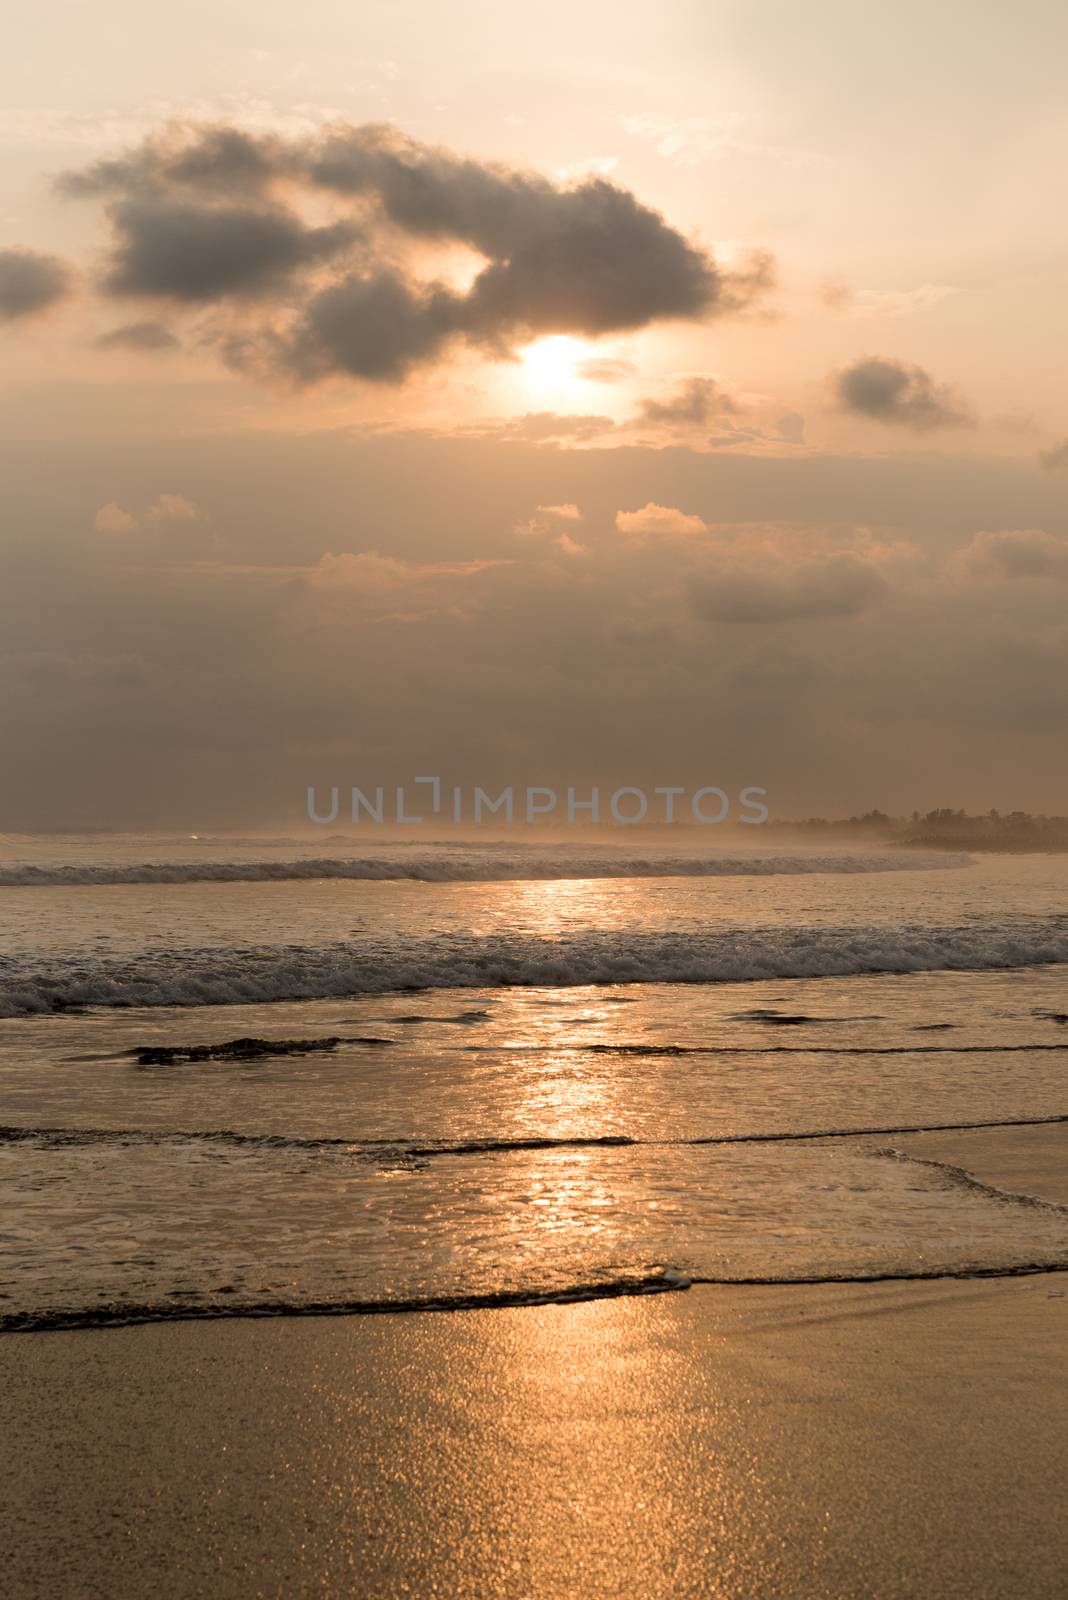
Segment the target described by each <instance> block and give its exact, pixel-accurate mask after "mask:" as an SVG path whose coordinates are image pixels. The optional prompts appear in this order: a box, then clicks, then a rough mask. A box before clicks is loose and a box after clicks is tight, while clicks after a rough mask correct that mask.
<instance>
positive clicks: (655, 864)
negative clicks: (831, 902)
mask: <svg viewBox="0 0 1068 1600" xmlns="http://www.w3.org/2000/svg"><path fill="white" fill-rule="evenodd" d="M970 865H971V857H970V856H967V855H958V854H953V853H949V852H944V851H933V850H932V851H919V850H913V851H904V850H901V851H891V850H883V851H873V852H868V853H865V854H848V853H846V852H842V853H840V854H839V853H835V852H826V853H823V854H811V855H810V854H807V853H800V852H799V853H795V854H782V855H780V854H760V853H758V852H753V853H752V854H749V853H739V854H737V855H708V854H697V853H693V854H681V853H679V854H673V853H668V852H661V851H649V852H647V853H645V854H631V853H629V852H622V851H620V852H614V851H613V852H608V851H605V852H591V853H583V852H580V851H575V850H570V849H561V850H554V851H547V852H545V853H542V854H538V853H533V852H527V851H524V850H514V849H513V850H508V851H502V850H489V849H483V850H469V851H448V852H441V853H433V854H431V853H427V854H423V855H415V854H411V853H408V852H402V853H399V854H396V855H385V854H383V855H367V856H326V857H321V858H318V859H309V860H304V859H299V858H298V859H295V860H290V861H192V862H190V861H183V862H166V861H158V862H153V861H141V862H132V863H131V862H127V863H115V862H91V863H85V864H68V865H65V866H43V867H42V866H33V865H31V864H28V863H25V862H20V863H15V864H11V865H7V866H0V887H3V888H9V889H10V888H60V887H77V886H79V885H91V884H120V883H286V882H291V881H307V880H312V879H322V878H341V879H351V880H356V881H367V882H395V881H399V880H403V879H408V880H414V881H416V882H421V883H502V882H503V883H507V882H522V881H529V882H533V881H541V880H552V879H557V878H732V877H778V876H794V877H796V876H800V875H806V874H810V873H836V874H842V873H865V872H908V871H937V870H941V869H945V868H953V867H966V866H970Z"/></svg>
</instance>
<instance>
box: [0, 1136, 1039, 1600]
mask: <svg viewBox="0 0 1068 1600" xmlns="http://www.w3.org/2000/svg"><path fill="white" fill-rule="evenodd" d="M895 1143H896V1145H897V1146H898V1147H900V1148H902V1149H903V1150H907V1151H908V1153H909V1154H911V1155H914V1156H922V1157H925V1158H927V1159H931V1160H938V1161H940V1162H945V1163H951V1164H953V1165H959V1164H962V1163H966V1165H967V1168H968V1170H969V1171H970V1172H971V1173H973V1174H974V1175H975V1176H976V1177H977V1178H978V1179H979V1181H982V1182H985V1183H989V1184H992V1185H994V1186H996V1187H997V1188H998V1189H1001V1190H1010V1191H1011V1190H1014V1189H1015V1190H1019V1189H1022V1188H1023V1186H1024V1181H1025V1180H1026V1192H1027V1193H1029V1194H1031V1195H1035V1196H1039V1197H1041V1198H1042V1199H1045V1200H1048V1201H1053V1202H1057V1201H1059V1200H1062V1199H1064V1198H1066V1189H1068V1178H1066V1163H1065V1161H1064V1150H1065V1143H1066V1139H1065V1130H1064V1128H1063V1127H1052V1128H1032V1129H995V1130H979V1131H975V1132H970V1133H959V1132H958V1133H929V1134H922V1135H911V1136H907V1137H902V1138H900V1139H898V1140H896V1141H895ZM1010 1203H1015V1202H1010ZM1066 1287H1068V1284H1066V1279H1065V1277H1064V1275H1062V1274H1059V1273H1042V1274H1034V1275H1026V1276H1018V1277H1003V1278H988V1279H966V1280H936V1281H930V1282H887V1283H867V1284H849V1283H827V1284H813V1285H807V1284H800V1285H798V1284H795V1285H789V1284H777V1285H769V1286H755V1285H753V1286H738V1285H734V1286H720V1285H695V1286H693V1287H692V1288H690V1289H689V1290H688V1291H686V1292H680V1293H670V1294H657V1295H647V1296H635V1297H623V1298H617V1299H606V1300H599V1301H591V1302H588V1303H585V1304H577V1305H546V1306H528V1307H517V1308H514V1309H502V1310H486V1311H462V1312H452V1313H418V1314H383V1315H376V1316H337V1317H277V1318H264V1319H241V1318H234V1319H226V1320H219V1321H207V1322H178V1323H174V1324H156V1325H148V1326H136V1327H126V1328H116V1329H100V1330H84V1331H67V1332H63V1331H57V1332H50V1333H33V1334H18V1333H12V1334H8V1335H6V1336H4V1337H3V1338H2V1339H0V1381H2V1384H3V1392H4V1397H5V1421H6V1425H7V1426H6V1430H5V1431H6V1443H5V1450H4V1459H3V1469H2V1481H3V1502H4V1516H3V1525H4V1529H5V1532H4V1539H3V1560H4V1568H5V1592H6V1593H7V1594H10V1595H11V1596H13V1597H17V1600H22V1597H27V1600H28V1597H34V1600H36V1597H39V1596H44V1595H48V1596H62V1597H68V1596H69V1597H71V1600H74V1597H79V1600H81V1597H90V1596H109V1597H117V1600H124V1597H135V1596H136V1597H140V1596H144V1595H148V1594H157V1593H166V1594H167V1595H170V1596H176V1597H180V1600H184V1597H192V1596H195V1595H203V1594H208V1593H210V1594H212V1595H220V1596H230V1595H233V1596H242V1597H245V1596H305V1595H307V1596H311V1595H316V1596H349V1595H354V1596H375V1597H378V1596H382V1597H386V1596H389V1597H392V1596H416V1597H420V1600H422V1597H424V1596H442V1597H450V1600H451V1597H466V1596H471V1597H476V1596H477V1597H494V1600H495V1597H501V1600H504V1597H510V1600H511V1597H515V1600H518V1597H522V1596H538V1597H541V1596H546V1597H549V1596H551V1597H557V1596H581V1597H586V1596H598V1597H600V1596H605V1597H608V1596H626V1595H633V1594H641V1595H650V1596H673V1597H674V1596H690V1595H693V1596H704V1595H709V1596H722V1597H732V1600H733V1597H738V1600H742V1597H746V1600H749V1597H753V1596H770V1595H774V1596H783V1597H805V1600H809V1597H814V1600H815V1597H827V1600H831V1597H844V1596H850V1597H852V1596H855V1597H857V1600H861V1597H867V1596H876V1595H878V1596H879V1597H881V1600H885V1597H896V1596H900V1597H913V1596H916V1595H938V1596H945V1597H950V1596H961V1597H965V1596H967V1597H969V1600H970V1597H975V1596H982V1597H984V1600H987V1597H989V1600H997V1597H1000V1596H1005V1597H1006V1600H1008V1597H1013V1600H1015V1597H1018V1596H1028V1597H1032V1600H1042V1597H1046V1596H1048V1597H1050V1600H1052V1597H1054V1596H1059V1595H1060V1594H1063V1592H1064V1581H1065V1574H1066V1572H1068V1532H1066V1529H1065V1523H1064V1520H1063V1518H1062V1517H1060V1516H1059V1515H1058V1500H1059V1492H1060V1485H1061V1484H1062V1482H1063V1467H1064V1440H1065V1437H1066V1436H1068V1360H1066V1351H1068V1295H1066V1293H1065V1289H1066Z"/></svg>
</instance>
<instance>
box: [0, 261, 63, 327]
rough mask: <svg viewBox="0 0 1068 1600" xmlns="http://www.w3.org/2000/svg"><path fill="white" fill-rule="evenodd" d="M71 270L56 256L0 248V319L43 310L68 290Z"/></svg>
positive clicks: (7, 320)
mask: <svg viewBox="0 0 1068 1600" xmlns="http://www.w3.org/2000/svg"><path fill="white" fill-rule="evenodd" d="M71 282H72V274H71V270H70V268H69V267H68V266H66V265H65V263H64V262H62V261H60V259H59V257H58V256H46V255H41V254H40V253H39V252H38V251H36V250H0V322H17V321H18V320H19V319H20V318H22V317H32V316H35V315H36V314H37V313H38V312H41V311H47V310H48V308H49V306H53V305H55V304H56V302H57V301H58V300H62V299H63V298H64V296H66V295H67V294H68V293H69V292H70V287H71Z"/></svg>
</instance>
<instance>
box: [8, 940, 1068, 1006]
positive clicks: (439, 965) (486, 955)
mask: <svg viewBox="0 0 1068 1600" xmlns="http://www.w3.org/2000/svg"><path fill="white" fill-rule="evenodd" d="M1061 963H1068V918H1062V917H1053V918H1047V919H1038V918H1036V919H1032V920H1030V921H1027V922H1024V921H1013V922H1011V923H1008V922H1006V923H991V924H987V925H985V926H984V925H976V924H971V925H969V926H967V927H932V928H924V929H916V928H909V929H899V928H857V927H827V928H791V927H785V928H774V927H772V928H755V929H747V930H744V931H743V930H739V931H736V932H728V931H723V930H715V931H708V932H699V933H639V932H636V931H634V930H629V931H625V932H612V931H602V930H596V929H592V930H588V931H584V932H583V933H581V934H573V935H567V936H563V937H559V938H554V939H549V938H535V937H532V936H528V935H500V934H496V935H485V936H475V935H470V934H454V935H440V936H438V937H436V938H433V939H418V938H414V937H395V938H391V939H376V940H374V941H371V942H360V941H353V942H350V943H345V944H338V943H334V944H327V945H321V946H301V945H286V946H252V947H245V948H242V949H233V948H210V949H180V950H158V949H157V950H151V951H144V952H141V953H139V954H137V955H135V956H130V957H125V958H119V957H113V958H103V959H100V958H95V957H86V956H84V955H82V956H79V957H78V958H77V960H72V959H68V960H64V959H62V958H59V957H54V958H48V959H46V960H44V961H40V960H38V961H35V960H33V959H32V958H22V957H8V958H4V959H3V960H0V1016H19V1015H27V1014H33V1013H39V1012H51V1011H57V1010H64V1009H67V1008H69V1007H72V1006H105V1007H129V1006H208V1005H233V1004H243V1003H252V1002H262V1001H270V1000H311V999H329V998H338V997H342V996H345V995H356V994H384V993H389V992H391V991H396V990H403V989H424V988H425V989H431V988H433V989H475V988H477V989H484V988H495V987H498V986H502V985H504V986H507V985H525V986H532V985H547V986H574V985H581V984H612V983H627V984H633V983H730V982H733V983H738V982H747V981H757V980H760V979H766V978H819V977H842V976H848V975H851V974H859V973H876V972H888V973H907V972H933V971H939V970H949V971H994V970H998V969H1005V968H1023V967H1034V966H1042V965H1046V964H1061Z"/></svg>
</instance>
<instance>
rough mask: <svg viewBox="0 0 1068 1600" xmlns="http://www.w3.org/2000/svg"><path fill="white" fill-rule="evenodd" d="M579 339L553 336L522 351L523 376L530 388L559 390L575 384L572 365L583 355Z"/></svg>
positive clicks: (583, 350)
mask: <svg viewBox="0 0 1068 1600" xmlns="http://www.w3.org/2000/svg"><path fill="white" fill-rule="evenodd" d="M586 349H587V347H586V345H585V344H584V343H583V341H582V340H581V339H573V338H572V337H571V335H570V334H568V333H553V334H550V335H549V336H548V338H545V339H536V340H535V341H534V343H533V344H528V345H527V347H526V349H525V350H524V351H523V357H522V360H523V373H524V376H525V378H526V380H527V382H528V384H529V385H530V386H531V388H536V389H563V388H566V387H567V386H568V385H569V384H571V383H576V382H578V381H579V380H578V377H577V375H576V373H575V364H576V362H577V361H579V360H580V359H581V357H582V356H584V355H585V354H586Z"/></svg>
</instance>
